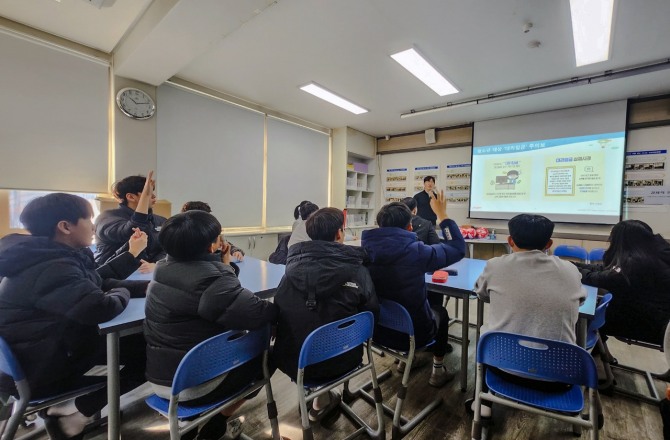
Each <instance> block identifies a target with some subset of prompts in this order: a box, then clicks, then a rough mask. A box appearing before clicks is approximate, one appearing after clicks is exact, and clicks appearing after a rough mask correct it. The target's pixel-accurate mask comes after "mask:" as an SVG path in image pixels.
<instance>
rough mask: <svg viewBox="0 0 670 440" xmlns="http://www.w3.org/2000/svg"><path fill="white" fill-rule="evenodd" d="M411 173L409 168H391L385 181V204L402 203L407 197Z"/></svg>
mask: <svg viewBox="0 0 670 440" xmlns="http://www.w3.org/2000/svg"><path fill="white" fill-rule="evenodd" d="M408 182H409V173H408V171H407V168H389V169H387V170H386V176H385V179H384V201H385V203H390V202H400V201H401V200H402V199H404V198H405V197H407V183H408Z"/></svg>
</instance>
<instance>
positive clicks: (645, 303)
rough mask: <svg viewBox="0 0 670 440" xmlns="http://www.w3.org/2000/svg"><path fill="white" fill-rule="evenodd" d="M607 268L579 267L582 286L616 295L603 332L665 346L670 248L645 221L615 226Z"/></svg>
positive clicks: (669, 301)
mask: <svg viewBox="0 0 670 440" xmlns="http://www.w3.org/2000/svg"><path fill="white" fill-rule="evenodd" d="M608 241H609V248H608V249H607V250H606V251H605V255H604V256H603V264H578V263H575V264H576V266H577V267H578V268H579V271H580V272H581V274H582V283H584V284H587V285H589V286H595V287H600V288H602V289H605V290H607V291H609V292H611V293H612V301H611V302H610V305H609V307H608V308H607V313H606V317H605V325H604V326H603V327H601V328H600V330H599V331H600V333H601V334H602V335H607V336H621V337H624V338H630V339H637V340H641V341H646V342H650V343H652V344H659V345H662V344H663V335H664V333H665V328H666V327H667V325H668V320H669V319H670V245H669V244H668V242H667V241H665V239H664V238H663V237H662V236H661V235H659V234H655V235H654V232H653V231H652V229H651V228H650V227H649V225H647V224H646V223H644V222H641V221H639V220H624V221H622V222H619V223H618V224H616V225H615V226H614V227H613V228H612V232H611V233H610V237H609V240H608Z"/></svg>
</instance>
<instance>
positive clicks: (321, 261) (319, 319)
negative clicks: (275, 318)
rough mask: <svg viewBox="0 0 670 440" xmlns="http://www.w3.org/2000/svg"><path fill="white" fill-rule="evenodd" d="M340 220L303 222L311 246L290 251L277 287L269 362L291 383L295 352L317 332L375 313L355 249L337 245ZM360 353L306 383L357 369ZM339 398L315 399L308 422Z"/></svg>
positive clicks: (308, 374) (326, 365) (334, 212)
mask: <svg viewBox="0 0 670 440" xmlns="http://www.w3.org/2000/svg"><path fill="white" fill-rule="evenodd" d="M343 225H344V214H343V213H342V211H340V210H339V209H336V208H323V209H320V210H318V211H316V212H315V213H314V214H312V215H311V216H310V217H309V218H308V219H307V221H306V230H307V234H308V235H309V237H310V238H311V241H304V242H301V243H298V244H296V245H295V246H293V247H291V249H289V252H288V259H287V264H286V274H285V275H284V277H283V278H282V280H281V283H279V287H278V288H277V295H276V296H275V299H274V301H275V304H277V306H278V307H279V323H278V326H277V339H276V341H275V345H274V350H273V360H274V363H275V364H276V365H277V367H278V368H279V369H280V370H281V371H283V372H284V373H285V374H286V375H288V376H289V377H290V378H291V379H292V380H293V381H295V380H296V374H297V372H298V358H299V355H300V348H301V347H302V344H303V342H304V341H305V338H307V336H308V335H309V334H310V333H311V332H312V331H313V330H315V329H317V328H318V327H320V326H322V325H324V324H327V323H329V322H333V321H337V320H338V319H342V318H346V317H347V316H352V315H355V314H356V313H359V312H362V311H366V310H370V311H372V312H373V313H375V314H376V313H377V312H378V311H379V304H378V303H377V297H376V296H375V290H374V285H373V283H372V279H371V278H370V274H369V272H368V270H367V269H366V268H365V267H364V266H363V265H362V254H361V252H360V251H359V250H358V249H355V248H353V247H351V246H347V245H344V244H342V242H343V241H344V230H343ZM362 356H363V348H362V347H357V348H353V349H352V350H350V351H348V352H346V353H344V354H342V355H340V356H338V357H337V358H334V359H329V360H327V361H324V362H320V363H318V364H315V365H310V366H308V367H307V368H306V370H305V380H323V381H327V380H328V379H333V378H337V377H339V376H341V375H343V374H345V373H347V372H348V371H350V370H352V369H354V368H355V367H356V366H357V365H359V364H360V363H361V359H362ZM340 399H341V396H340V394H339V393H337V392H334V391H331V392H330V393H329V394H328V395H323V396H320V397H317V398H316V399H315V400H314V401H313V405H312V409H310V411H309V419H310V420H311V421H319V420H321V419H322V418H323V417H324V416H325V415H326V414H327V413H329V412H330V411H331V410H333V409H335V408H336V407H337V406H338V405H339V402H340Z"/></svg>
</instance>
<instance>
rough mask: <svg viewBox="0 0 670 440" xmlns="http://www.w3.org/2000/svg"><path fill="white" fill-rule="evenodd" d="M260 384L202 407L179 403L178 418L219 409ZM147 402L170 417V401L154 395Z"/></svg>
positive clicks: (186, 417)
mask: <svg viewBox="0 0 670 440" xmlns="http://www.w3.org/2000/svg"><path fill="white" fill-rule="evenodd" d="M258 383H259V382H256V383H254V384H251V385H250V386H248V387H246V388H244V389H243V390H242V391H238V392H236V393H235V394H232V395H230V396H227V397H226V398H224V399H221V400H218V401H216V402H211V403H204V404H202V405H189V404H188V402H179V404H178V405H177V418H178V419H188V418H191V417H196V416H198V415H200V414H202V413H205V412H207V411H209V410H211V409H213V408H216V407H219V406H221V405H223V404H225V403H226V402H228V401H230V400H233V399H235V398H237V397H238V396H240V395H241V394H245V393H248V392H250V389H251V388H255V385H257V384H258ZM145 402H146V404H147V405H149V407H150V408H151V409H153V410H155V411H158V412H159V413H160V414H162V415H163V416H165V417H168V408H169V406H170V399H163V398H162V397H158V396H157V395H156V394H152V395H151V396H149V397H147V398H146V399H145Z"/></svg>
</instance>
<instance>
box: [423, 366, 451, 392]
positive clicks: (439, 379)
mask: <svg viewBox="0 0 670 440" xmlns="http://www.w3.org/2000/svg"><path fill="white" fill-rule="evenodd" d="M454 377H456V373H450V372H449V371H447V369H446V368H444V366H442V368H433V371H432V372H431V373H430V379H428V385H430V386H431V387H436V388H440V387H441V386H443V385H444V384H445V383H447V382H449V381H451V380H453V379H454Z"/></svg>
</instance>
